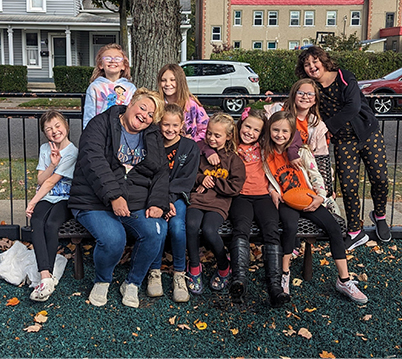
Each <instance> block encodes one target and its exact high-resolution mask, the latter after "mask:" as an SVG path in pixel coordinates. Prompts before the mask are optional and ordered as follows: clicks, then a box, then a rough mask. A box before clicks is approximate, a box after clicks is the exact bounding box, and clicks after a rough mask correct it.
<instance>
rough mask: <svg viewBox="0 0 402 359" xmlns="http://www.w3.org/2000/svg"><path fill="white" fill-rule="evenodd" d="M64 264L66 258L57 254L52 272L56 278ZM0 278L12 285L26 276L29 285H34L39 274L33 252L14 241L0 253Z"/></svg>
mask: <svg viewBox="0 0 402 359" xmlns="http://www.w3.org/2000/svg"><path fill="white" fill-rule="evenodd" d="M66 265H67V258H65V257H63V256H61V255H60V254H57V255H56V261H55V264H54V273H53V275H54V276H55V277H56V278H57V279H59V280H60V278H61V277H62V276H63V273H64V269H65V268H66ZM0 278H2V279H4V280H5V281H7V282H9V283H11V284H14V285H20V284H21V283H22V282H24V281H25V280H26V278H28V280H29V282H31V284H30V287H36V286H37V285H38V284H39V283H40V274H39V272H38V266H37V264H36V258H35V252H34V251H33V250H29V249H28V248H27V247H26V246H25V245H24V244H22V243H21V242H20V241H15V243H14V245H13V246H12V247H11V248H10V249H8V250H7V251H5V252H4V253H1V254H0Z"/></svg>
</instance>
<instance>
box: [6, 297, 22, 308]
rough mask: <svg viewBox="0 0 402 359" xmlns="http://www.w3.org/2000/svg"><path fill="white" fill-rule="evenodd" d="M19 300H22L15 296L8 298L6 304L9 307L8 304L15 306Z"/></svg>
mask: <svg viewBox="0 0 402 359" xmlns="http://www.w3.org/2000/svg"><path fill="white" fill-rule="evenodd" d="M19 302H20V301H19V300H18V298H16V297H14V298H11V299H8V300H7V304H6V306H7V307H8V306H14V305H17V304H18V303H19Z"/></svg>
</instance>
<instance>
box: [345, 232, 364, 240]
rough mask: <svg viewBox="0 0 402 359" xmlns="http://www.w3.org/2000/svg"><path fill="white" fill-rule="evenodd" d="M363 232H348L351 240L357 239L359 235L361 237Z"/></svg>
mask: <svg viewBox="0 0 402 359" xmlns="http://www.w3.org/2000/svg"><path fill="white" fill-rule="evenodd" d="M360 232H361V231H357V232H348V234H349V235H350V238H352V239H355V238H356V236H357V235H359V233H360Z"/></svg>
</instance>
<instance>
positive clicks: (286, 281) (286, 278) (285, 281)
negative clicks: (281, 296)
mask: <svg viewBox="0 0 402 359" xmlns="http://www.w3.org/2000/svg"><path fill="white" fill-rule="evenodd" d="M289 285H290V271H289V273H288V274H282V289H283V292H284V293H286V294H290V289H289Z"/></svg>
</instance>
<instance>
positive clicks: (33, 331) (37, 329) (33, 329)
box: [24, 323, 42, 333]
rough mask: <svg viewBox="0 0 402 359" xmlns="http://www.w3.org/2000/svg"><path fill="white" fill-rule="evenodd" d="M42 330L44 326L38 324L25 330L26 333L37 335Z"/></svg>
mask: <svg viewBox="0 0 402 359" xmlns="http://www.w3.org/2000/svg"><path fill="white" fill-rule="evenodd" d="M41 329H42V326H41V325H40V324H38V323H35V324H34V325H30V326H29V327H26V328H24V331H26V332H28V333H36V332H39V330H41Z"/></svg>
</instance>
